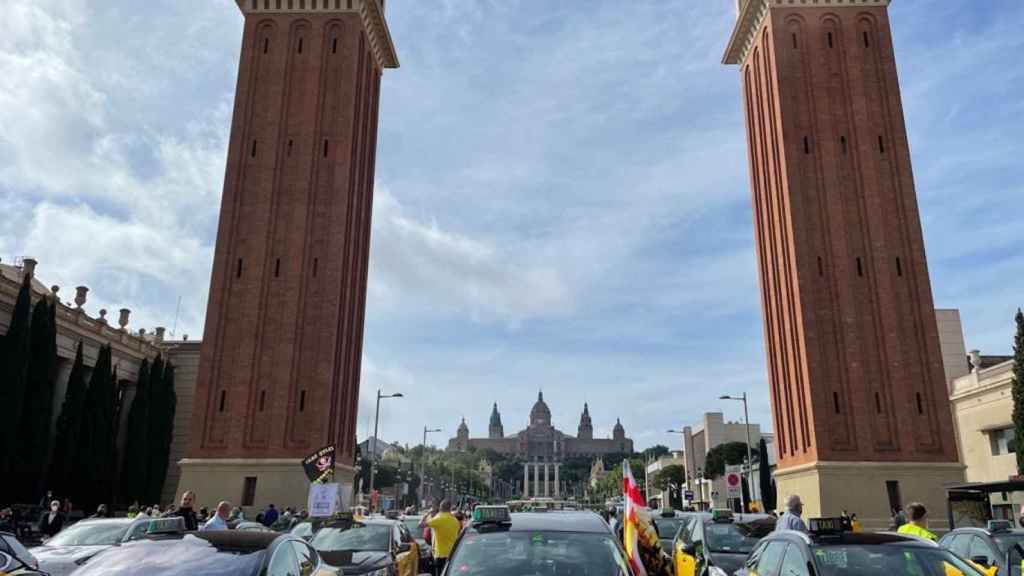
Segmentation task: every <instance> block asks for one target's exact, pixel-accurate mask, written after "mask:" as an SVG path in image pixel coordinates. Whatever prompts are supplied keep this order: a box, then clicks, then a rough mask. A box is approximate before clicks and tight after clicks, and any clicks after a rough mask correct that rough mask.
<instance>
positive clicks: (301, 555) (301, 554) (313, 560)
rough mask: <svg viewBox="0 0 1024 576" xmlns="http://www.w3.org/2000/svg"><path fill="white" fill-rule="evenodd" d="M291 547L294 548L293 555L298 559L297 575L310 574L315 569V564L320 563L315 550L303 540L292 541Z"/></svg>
mask: <svg viewBox="0 0 1024 576" xmlns="http://www.w3.org/2000/svg"><path fill="white" fill-rule="evenodd" d="M292 548H294V549H295V556H296V558H298V561H299V576H312V574H313V572H314V571H316V565H317V564H319V563H320V561H319V560H320V559H319V557H318V556H317V554H316V550H313V548H311V547H310V546H309V544H306V543H305V542H296V541H292Z"/></svg>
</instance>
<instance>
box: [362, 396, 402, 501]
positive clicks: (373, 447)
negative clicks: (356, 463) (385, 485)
mask: <svg viewBox="0 0 1024 576" xmlns="http://www.w3.org/2000/svg"><path fill="white" fill-rule="evenodd" d="M387 398H403V395H402V393H401V392H395V393H394V394H381V393H380V388H378V389H377V410H376V413H375V414H374V416H373V440H372V442H371V443H370V497H371V498H373V489H374V486H375V482H376V480H377V425H378V424H379V423H380V401H381V399H387Z"/></svg>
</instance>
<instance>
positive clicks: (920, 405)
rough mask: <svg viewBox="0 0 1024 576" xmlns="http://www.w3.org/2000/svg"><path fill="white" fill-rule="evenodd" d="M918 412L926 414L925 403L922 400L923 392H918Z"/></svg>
mask: <svg viewBox="0 0 1024 576" xmlns="http://www.w3.org/2000/svg"><path fill="white" fill-rule="evenodd" d="M917 413H918V414H924V404H923V403H922V402H921V393H920V392H918V393H917Z"/></svg>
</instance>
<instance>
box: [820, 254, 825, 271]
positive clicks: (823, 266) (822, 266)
mask: <svg viewBox="0 0 1024 576" xmlns="http://www.w3.org/2000/svg"><path fill="white" fill-rule="evenodd" d="M824 275H825V262H824V261H822V259H821V256H818V276H824Z"/></svg>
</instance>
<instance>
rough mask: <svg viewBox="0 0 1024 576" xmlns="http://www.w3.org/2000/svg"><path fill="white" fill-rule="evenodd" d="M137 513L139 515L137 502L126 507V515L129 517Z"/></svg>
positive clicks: (133, 516)
mask: <svg viewBox="0 0 1024 576" xmlns="http://www.w3.org/2000/svg"><path fill="white" fill-rule="evenodd" d="M138 515H139V505H138V503H136V504H132V505H131V506H129V507H128V517H129V518H135V517H136V516H138Z"/></svg>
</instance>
